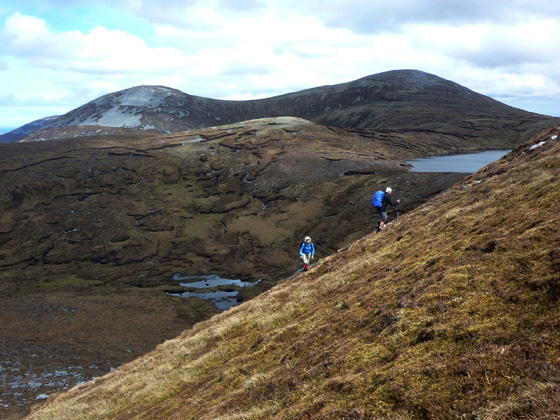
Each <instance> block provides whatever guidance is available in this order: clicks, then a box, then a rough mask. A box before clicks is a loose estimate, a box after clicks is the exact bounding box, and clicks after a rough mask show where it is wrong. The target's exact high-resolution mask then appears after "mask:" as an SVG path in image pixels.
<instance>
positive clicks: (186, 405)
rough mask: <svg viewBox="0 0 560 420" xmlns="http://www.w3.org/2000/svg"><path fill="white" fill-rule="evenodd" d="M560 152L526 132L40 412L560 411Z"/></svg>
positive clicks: (235, 415)
mask: <svg viewBox="0 0 560 420" xmlns="http://www.w3.org/2000/svg"><path fill="white" fill-rule="evenodd" d="M551 133H558V130H557V129H556V130H551V131H548V132H544V133H542V134H541V135H540V136H537V137H536V138H535V139H534V140H533V141H532V142H533V143H535V142H537V141H540V140H542V139H546V138H549V137H550V135H551ZM559 156H560V143H558V141H555V142H549V144H547V145H546V146H543V147H542V148H539V149H537V150H535V151H529V150H528V145H522V146H520V147H519V148H517V149H516V150H514V151H513V152H512V153H511V154H510V155H509V156H507V157H506V158H504V159H502V160H500V161H499V162H497V163H495V164H494V165H491V166H490V167H488V168H486V169H484V170H482V171H481V172H479V173H477V174H474V175H473V176H471V177H469V178H467V179H465V182H464V183H463V184H461V185H457V186H456V187H454V188H452V189H451V190H449V191H447V192H445V193H444V194H442V195H440V196H438V197H436V198H435V199H433V200H431V201H429V202H428V203H426V204H425V205H423V206H422V207H420V208H419V209H417V210H416V211H414V212H412V213H410V214H408V215H406V217H403V218H402V219H401V220H400V222H398V223H395V224H394V225H393V226H391V227H390V228H388V229H387V230H386V231H384V232H383V233H381V234H377V235H376V234H371V235H369V236H366V237H364V238H363V239H361V240H358V241H356V242H354V243H352V244H351V245H350V246H348V247H346V248H345V249H343V250H341V251H340V252H339V253H337V254H335V255H333V256H331V257H328V258H324V259H322V260H321V261H320V262H319V263H317V264H316V265H315V266H313V267H312V269H311V270H310V271H309V272H307V273H300V274H298V275H295V276H293V277H291V278H290V279H288V280H287V281H285V282H283V283H281V284H279V285H278V286H277V287H275V288H273V289H272V290H269V291H268V292H266V293H264V294H263V295H261V296H259V297H258V298H255V299H254V300H251V301H249V302H246V303H245V304H243V305H241V306H239V307H235V308H232V309H230V310H229V311H227V312H224V313H222V314H219V315H216V316H215V317H213V318H212V319H210V320H209V321H205V322H202V323H199V324H197V325H196V326H195V327H194V328H193V329H192V330H189V331H185V332H184V333H183V334H182V335H181V336H180V337H177V338H176V339H173V340H169V341H167V342H165V343H163V344H161V345H160V346H159V347H158V348H157V349H156V350H155V351H153V352H152V353H150V354H148V355H146V356H144V357H141V358H139V359H137V360H136V361H134V362H132V363H130V364H127V365H125V366H122V367H121V368H119V369H117V370H116V371H115V372H113V373H111V374H109V375H107V376H105V377H103V378H100V379H98V380H96V381H95V382H94V383H88V384H86V385H83V386H81V387H77V388H74V389H72V390H71V391H69V392H67V393H66V394H63V395H61V396H60V397H58V398H57V399H56V400H54V401H51V402H49V403H48V404H47V405H46V406H44V407H43V408H41V409H40V410H38V411H37V412H36V413H34V414H32V415H31V416H29V419H57V420H59V419H132V418H134V419H186V418H188V419H221V420H233V419H402V420H412V419H485V420H503V419H527V420H528V419H537V418H538V419H557V418H559V416H560V403H559V402H558V401H559V396H560V307H559V305H558V300H559V298H560V245H559V244H560V232H559V226H560V215H559V212H558V209H559V204H560V182H559V179H560V159H559ZM463 185H467V187H468V188H467V189H462V188H461V187H462V186H463Z"/></svg>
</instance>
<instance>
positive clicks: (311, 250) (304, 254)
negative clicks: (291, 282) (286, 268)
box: [299, 236, 315, 271]
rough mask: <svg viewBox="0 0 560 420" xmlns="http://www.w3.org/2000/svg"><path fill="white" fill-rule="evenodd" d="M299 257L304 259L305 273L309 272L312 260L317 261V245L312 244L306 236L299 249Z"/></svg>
mask: <svg viewBox="0 0 560 420" xmlns="http://www.w3.org/2000/svg"><path fill="white" fill-rule="evenodd" d="M299 257H300V258H301V259H303V271H307V269H308V268H309V263H310V262H311V260H313V259H315V245H313V242H311V238H310V237H309V236H306V237H305V238H304V239H303V242H302V244H301V247H300V248H299Z"/></svg>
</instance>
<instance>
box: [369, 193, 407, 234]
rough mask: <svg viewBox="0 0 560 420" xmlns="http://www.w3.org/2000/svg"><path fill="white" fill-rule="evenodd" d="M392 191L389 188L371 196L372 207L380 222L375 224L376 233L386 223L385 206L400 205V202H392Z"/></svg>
mask: <svg viewBox="0 0 560 420" xmlns="http://www.w3.org/2000/svg"><path fill="white" fill-rule="evenodd" d="M392 192H393V189H392V188H391V187H387V188H385V192H383V191H377V192H376V193H375V195H374V196H373V206H374V207H375V208H376V209H377V213H378V214H379V217H380V218H381V220H380V221H379V222H378V223H377V233H379V232H381V229H382V228H383V226H384V225H385V222H386V221H387V206H388V205H391V206H396V205H398V204H400V202H401V200H397V202H394V201H393V199H392V198H391V194H392Z"/></svg>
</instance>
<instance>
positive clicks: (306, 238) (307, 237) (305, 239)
mask: <svg viewBox="0 0 560 420" xmlns="http://www.w3.org/2000/svg"><path fill="white" fill-rule="evenodd" d="M308 239H309V240H311V238H310V237H309V236H306V237H305V238H303V240H304V241H307V240H308Z"/></svg>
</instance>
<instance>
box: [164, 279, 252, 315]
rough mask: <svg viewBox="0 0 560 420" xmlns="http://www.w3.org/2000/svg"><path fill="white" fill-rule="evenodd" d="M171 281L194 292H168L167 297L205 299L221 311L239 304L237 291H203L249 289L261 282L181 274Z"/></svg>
mask: <svg viewBox="0 0 560 420" xmlns="http://www.w3.org/2000/svg"><path fill="white" fill-rule="evenodd" d="M173 280H174V281H178V282H180V285H181V286H183V287H189V288H191V289H195V290H194V291H188V292H180V293H179V292H177V293H171V292H168V295H171V296H179V297H184V298H192V297H195V298H199V299H207V300H210V301H211V302H212V303H214V305H215V306H216V308H218V309H221V310H223V311H225V310H227V309H229V308H231V307H232V306H234V305H237V304H239V302H238V301H237V295H238V294H239V291H238V290H212V291H205V289H209V288H212V287H219V286H235V287H237V288H241V287H251V286H254V285H255V284H257V283H258V282H260V281H261V279H259V280H256V281H252V282H251V281H243V280H240V279H228V278H224V277H220V276H217V275H208V276H186V275H183V274H182V273H178V274H175V275H174V276H173Z"/></svg>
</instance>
